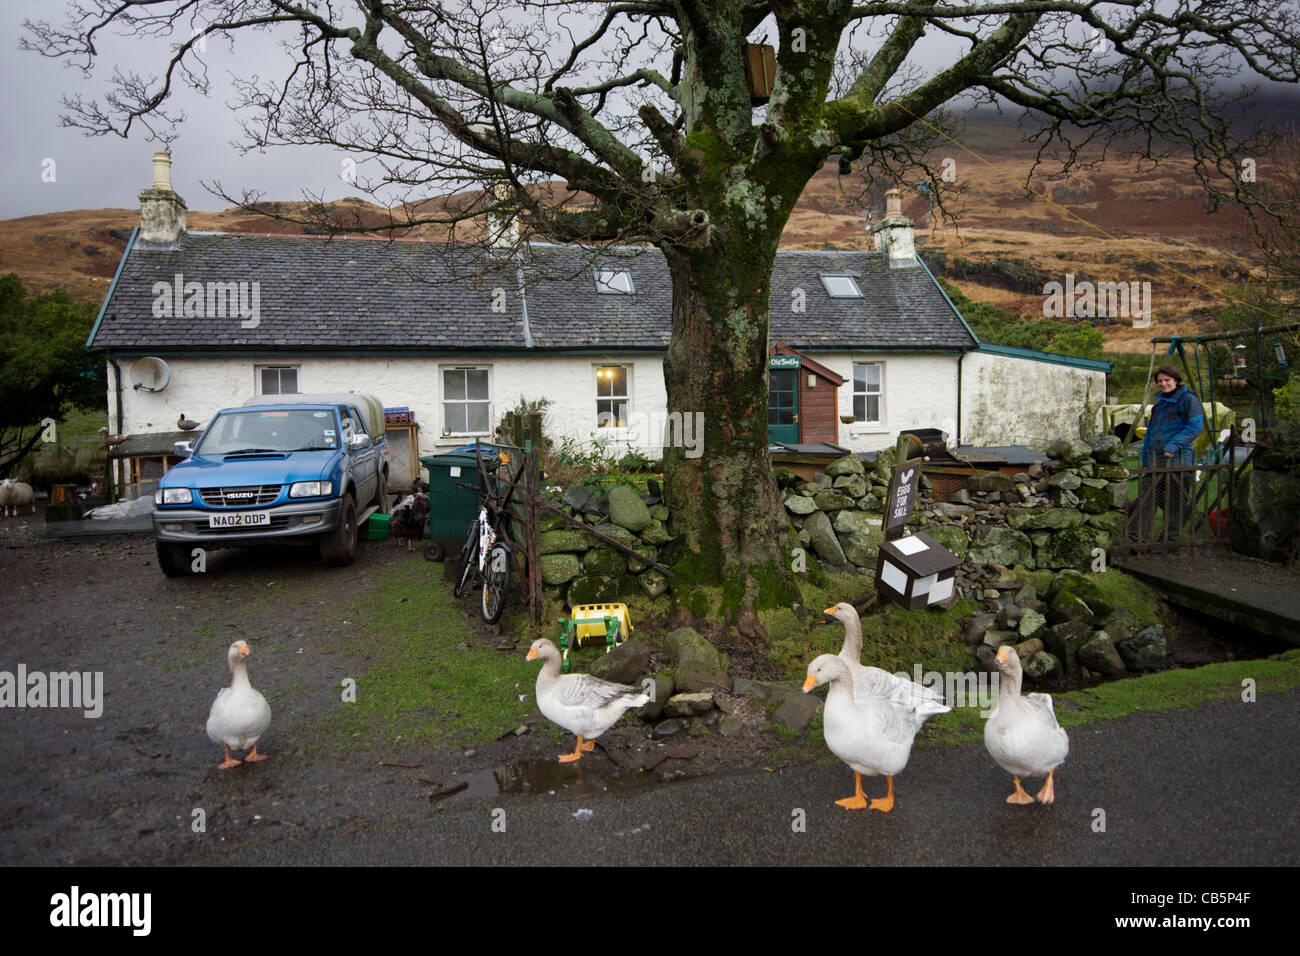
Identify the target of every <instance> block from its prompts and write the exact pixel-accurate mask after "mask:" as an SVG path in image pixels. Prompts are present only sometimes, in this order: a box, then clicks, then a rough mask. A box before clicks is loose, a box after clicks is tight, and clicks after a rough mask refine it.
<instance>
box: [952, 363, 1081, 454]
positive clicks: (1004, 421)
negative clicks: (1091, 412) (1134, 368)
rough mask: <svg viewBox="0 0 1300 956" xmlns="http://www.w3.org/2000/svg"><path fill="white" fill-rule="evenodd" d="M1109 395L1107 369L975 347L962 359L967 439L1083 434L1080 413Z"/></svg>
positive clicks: (988, 441)
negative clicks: (987, 350) (1059, 362)
mask: <svg viewBox="0 0 1300 956" xmlns="http://www.w3.org/2000/svg"><path fill="white" fill-rule="evenodd" d="M1105 400H1106V373H1105V372H1100V371H1094V370H1092V369H1083V368H1074V367H1071V366H1068V365H1058V364H1056V363H1054V362H1041V361H1038V360H1036V359H1028V358H1017V357H1013V356H1007V355H995V354H993V353H991V352H971V353H969V354H968V355H967V356H966V359H965V362H964V364H963V365H962V430H961V434H962V442H963V444H967V445H1010V444H1024V443H1025V442H1026V441H1027V440H1029V439H1048V440H1055V439H1059V438H1078V437H1079V415H1080V414H1082V413H1083V412H1084V410H1085V408H1086V407H1088V406H1093V407H1095V406H1097V405H1099V404H1101V403H1102V402H1104V401H1105Z"/></svg>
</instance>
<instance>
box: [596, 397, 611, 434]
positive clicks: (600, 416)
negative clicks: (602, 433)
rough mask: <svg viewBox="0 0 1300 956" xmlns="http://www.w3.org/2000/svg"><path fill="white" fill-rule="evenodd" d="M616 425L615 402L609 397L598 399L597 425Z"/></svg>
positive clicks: (598, 426) (606, 426)
mask: <svg viewBox="0 0 1300 956" xmlns="http://www.w3.org/2000/svg"><path fill="white" fill-rule="evenodd" d="M613 426H614V403H613V402H612V401H610V400H609V399H597V400H596V427H597V428H612V427H613Z"/></svg>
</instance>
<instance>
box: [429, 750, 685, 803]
mask: <svg viewBox="0 0 1300 956" xmlns="http://www.w3.org/2000/svg"><path fill="white" fill-rule="evenodd" d="M683 779H686V777H678V776H676V775H673V776H672V777H671V780H668V781H666V780H665V779H664V775H663V774H660V773H658V772H655V771H646V770H633V771H620V770H619V769H618V768H617V767H615V766H614V765H613V764H612V762H609V761H603V762H601V761H592V760H591V759H590V758H587V759H585V760H581V761H579V762H578V764H577V765H576V766H575V765H573V764H562V763H560V762H559V761H557V760H522V761H520V762H518V763H512V764H508V765H506V766H500V767H491V768H489V769H486V770H478V771H475V772H474V773H469V774H463V775H460V776H458V777H456V778H455V780H454V782H453V783H452V784H451V786H450V787H448V788H446V789H444V790H442V791H440V792H439V793H437V794H434V795H432V796H431V797H430V800H432V801H434V802H436V801H438V800H440V799H443V798H445V797H449V796H451V795H452V794H453V793H457V794H464V795H465V796H469V797H495V796H499V795H501V794H514V793H533V794H536V793H551V792H555V793H572V794H582V793H604V792H608V791H623V792H626V791H633V790H643V789H646V788H649V787H652V786H654V785H655V784H660V783H665V782H675V781H677V780H683Z"/></svg>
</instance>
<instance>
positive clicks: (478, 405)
mask: <svg viewBox="0 0 1300 956" xmlns="http://www.w3.org/2000/svg"><path fill="white" fill-rule="evenodd" d="M465 412H466V416H465V417H466V420H467V421H468V422H469V427H468V428H467V429H466V431H471V432H475V433H482V432H486V431H487V430H488V403H487V402H470V403H469V404H468V405H466V406H465Z"/></svg>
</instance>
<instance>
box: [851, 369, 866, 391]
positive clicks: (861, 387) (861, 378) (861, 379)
mask: <svg viewBox="0 0 1300 956" xmlns="http://www.w3.org/2000/svg"><path fill="white" fill-rule="evenodd" d="M866 387H867V367H866V366H865V365H860V364H857V365H854V366H853V391H855V392H862V391H866Z"/></svg>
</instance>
